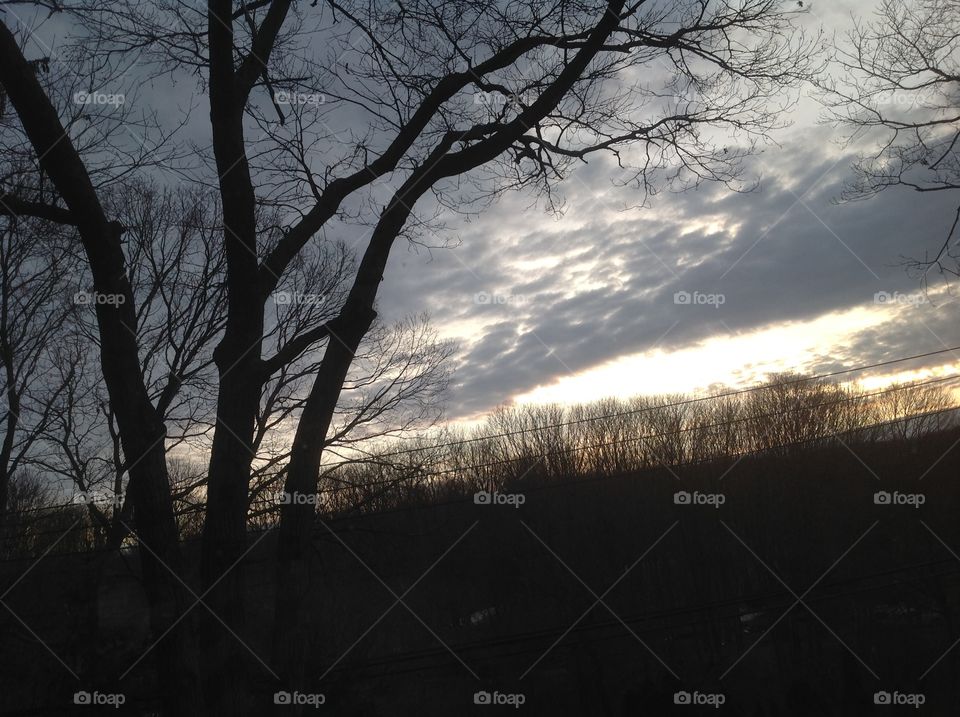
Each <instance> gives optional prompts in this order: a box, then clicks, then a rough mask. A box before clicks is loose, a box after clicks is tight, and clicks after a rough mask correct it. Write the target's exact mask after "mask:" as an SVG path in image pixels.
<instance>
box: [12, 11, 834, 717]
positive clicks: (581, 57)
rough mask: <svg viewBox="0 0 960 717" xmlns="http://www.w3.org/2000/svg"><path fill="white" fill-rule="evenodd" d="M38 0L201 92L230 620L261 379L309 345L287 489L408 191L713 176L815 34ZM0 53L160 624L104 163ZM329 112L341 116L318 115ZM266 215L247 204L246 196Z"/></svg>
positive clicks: (160, 479)
mask: <svg viewBox="0 0 960 717" xmlns="http://www.w3.org/2000/svg"><path fill="white" fill-rule="evenodd" d="M40 5H42V4H38V6H40ZM47 10H52V11H53V12H55V13H56V12H58V11H61V10H63V11H65V12H74V11H76V12H75V16H74V17H75V19H76V21H77V22H78V23H80V24H81V26H82V27H83V28H84V31H85V32H86V33H87V35H86V36H84V35H83V34H82V33H81V37H80V40H79V42H78V45H82V46H83V47H84V48H90V50H91V52H93V53H94V54H95V56H96V57H98V58H100V60H101V62H102V63H105V64H106V66H107V67H114V68H117V67H118V65H117V64H111V62H109V61H113V62H115V63H122V62H123V61H126V62H132V61H133V59H137V60H141V61H143V62H144V63H145V64H149V63H150V62H153V63H154V64H153V67H155V68H156V72H157V74H158V75H159V74H160V73H171V74H173V75H176V76H177V77H179V78H182V77H184V76H186V73H187V72H189V73H197V74H198V76H199V77H200V78H201V79H200V82H201V83H202V85H203V89H205V90H206V92H207V94H208V96H209V101H210V120H211V122H210V145H211V151H210V154H207V155H205V156H204V158H205V159H210V160H211V164H212V166H213V168H215V172H213V173H210V172H208V173H207V174H205V175H204V174H202V173H201V175H200V179H199V180H198V181H202V182H206V183H208V184H213V185H215V186H216V187H217V190H218V193H219V201H220V210H221V216H222V222H223V226H222V231H221V238H222V245H223V251H224V256H225V263H226V276H225V289H226V317H225V321H224V326H223V331H222V332H221V334H220V336H219V338H218V345H217V348H216V350H215V351H214V353H213V358H214V361H215V364H216V368H217V391H218V396H217V402H216V420H215V428H214V431H213V436H212V444H211V451H210V463H209V471H208V473H209V483H208V486H207V497H208V500H207V509H206V515H205V522H204V534H203V548H202V553H203V557H202V574H203V587H204V590H205V592H204V595H205V596H206V597H205V603H206V604H207V605H209V606H210V608H211V610H212V611H213V612H214V613H215V614H216V615H217V616H218V619H219V620H222V621H223V622H224V623H225V624H227V625H228V626H230V627H231V628H232V629H233V630H234V631H236V630H238V629H240V628H241V627H242V625H243V621H244V614H243V613H244V609H243V604H242V600H238V599H237V595H242V594H243V590H242V587H243V581H242V576H243V573H242V570H241V569H239V568H237V567H236V566H237V564H238V563H239V562H240V560H241V559H242V558H243V556H244V554H245V551H246V549H247V542H246V524H247V523H246V518H247V509H248V504H249V486H250V476H251V469H252V466H253V462H254V460H255V458H256V451H255V449H254V446H255V438H256V431H257V417H258V414H259V412H260V411H261V410H262V406H261V398H262V396H263V392H264V389H265V387H266V386H267V385H268V384H269V382H270V381H271V379H272V377H274V376H276V375H277V374H278V372H280V371H281V370H282V369H283V368H284V367H286V366H289V365H290V364H291V363H292V362H294V361H296V360H297V359H299V358H300V357H301V356H302V355H303V354H304V353H305V352H307V351H322V358H321V359H320V360H319V362H317V361H314V364H315V366H316V370H315V374H314V376H313V377H312V380H311V381H310V383H311V385H310V386H309V388H308V390H307V392H306V398H305V400H304V401H303V403H302V408H300V409H299V415H298V418H297V426H296V430H295V433H294V437H293V439H292V442H291V447H290V459H289V462H288V465H287V467H286V480H285V490H286V492H288V493H291V494H294V493H295V494H305V495H313V494H315V493H316V491H317V484H318V480H319V476H320V470H321V465H322V460H323V455H324V450H325V448H326V446H327V444H328V439H329V438H330V436H331V426H332V425H335V421H336V415H337V410H338V406H340V405H342V404H341V395H342V392H343V388H344V385H345V383H346V382H347V381H348V380H349V377H350V375H351V373H350V372H351V368H352V366H353V365H354V361H355V357H356V356H357V354H358V352H359V351H360V349H361V345H362V342H363V341H364V339H365V337H366V336H367V335H368V332H369V331H370V329H371V327H372V326H374V325H375V324H374V321H375V318H376V309H375V303H376V297H377V293H378V290H379V286H380V283H381V280H382V278H383V272H384V270H385V267H386V263H387V259H388V257H389V254H390V251H391V248H392V247H393V245H394V243H395V242H396V240H397V239H398V238H401V237H407V238H410V239H414V240H417V241H427V240H428V239H427V233H428V232H429V230H430V229H432V228H435V227H437V226H438V223H437V222H436V221H433V220H429V219H428V220H423V219H420V218H419V217H418V216H417V215H416V214H415V212H414V207H415V205H417V204H418V203H419V202H421V200H424V197H425V195H426V196H427V199H426V200H424V201H426V202H427V203H428V207H427V209H428V211H429V212H432V216H433V217H434V219H435V218H437V217H439V215H440V213H441V212H442V210H443V209H444V208H454V209H458V210H461V211H475V210H477V209H478V208H481V207H483V206H484V203H485V202H488V201H490V200H492V199H494V198H495V197H496V196H498V195H499V194H500V193H502V192H504V191H508V190H511V189H518V188H527V189H528V190H530V191H533V192H537V193H539V194H541V195H542V196H543V197H544V198H545V199H546V201H547V202H548V205H549V204H550V203H552V201H553V198H554V193H555V191H556V185H557V182H558V181H559V180H561V179H562V178H563V177H564V176H565V175H566V174H567V173H569V171H571V170H572V168H573V167H574V166H575V165H576V164H577V163H579V162H583V161H587V160H588V159H590V158H591V157H594V156H596V157H599V156H601V155H608V156H610V157H612V158H613V159H614V160H615V162H616V163H617V164H618V165H619V166H620V167H621V168H622V169H623V171H624V172H625V177H626V178H627V180H629V181H632V182H635V183H636V185H637V187H638V188H639V189H640V190H641V192H648V193H649V192H653V191H657V190H659V189H660V188H662V187H663V186H665V185H667V184H670V183H672V184H674V185H678V186H691V185H695V184H697V183H699V182H701V181H704V180H717V181H722V182H727V183H730V184H731V185H734V186H736V181H737V179H738V177H739V173H740V170H741V160H742V159H743V157H744V156H745V155H746V154H748V153H749V152H750V151H751V150H752V149H753V145H754V143H755V142H756V141H758V140H759V139H761V138H762V137H763V136H764V135H765V133H766V132H767V131H768V130H769V129H770V128H771V127H773V126H775V125H776V124H777V123H778V122H779V121H780V119H781V115H780V111H781V110H783V109H786V108H787V107H788V106H789V101H788V100H785V99H784V94H783V93H784V90H785V89H786V88H788V87H789V86H791V85H792V84H794V83H795V82H796V81H797V80H798V79H800V78H802V77H804V76H806V75H807V73H808V72H809V71H810V70H811V69H812V64H813V62H814V60H813V59H812V58H813V57H814V52H813V50H814V49H815V48H813V47H812V46H811V44H810V43H807V42H805V41H804V40H803V38H801V37H799V36H797V35H796V33H795V32H794V30H793V28H792V26H791V19H792V14H793V11H792V10H790V11H787V10H783V9H782V8H781V7H780V3H778V2H776V0H740V1H739V2H733V3H728V2H725V3H710V2H707V1H706V0H703V1H698V2H689V3H688V2H667V3H655V4H652V3H647V2H642V1H640V2H635V3H626V2H623V1H622V0H610V1H609V2H597V3H582V2H565V1H561V2H558V3H555V4H554V5H551V6H548V7H545V6H543V5H542V4H540V3H535V2H525V3H512V4H508V5H505V6H503V5H500V4H496V3H479V4H478V3H467V2H453V3H443V4H439V3H432V2H419V1H418V2H413V3H404V4H401V5H397V6H396V7H395V8H391V9H389V10H388V11H384V9H383V8H381V7H378V6H375V5H368V4H364V3H353V2H347V3H340V2H326V3H315V4H314V5H312V6H300V5H295V4H293V3H290V2H289V1H284V0H273V1H272V2H254V3H246V4H242V5H237V4H235V3H232V2H230V1H229V0H211V2H209V3H208V4H207V7H206V10H205V12H203V11H199V10H197V9H194V8H193V7H192V6H189V5H184V4H181V3H166V2H158V3H153V4H150V5H146V4H143V3H132V2H120V3H109V4H107V3H102V2H79V3H69V4H67V5H66V6H63V7H62V8H61V6H55V7H52V8H44V11H45V12H46V11H47ZM8 22H9V21H8ZM117 58H120V59H117ZM123 58H127V59H123ZM131 58H132V59H131ZM108 60H109V61H108ZM0 65H2V68H3V69H2V70H0V82H2V84H3V87H4V90H5V92H6V97H7V99H8V100H9V103H10V105H12V107H13V109H14V110H15V111H16V114H17V116H18V119H19V125H20V126H21V127H22V135H21V136H22V138H23V142H21V144H20V145H17V148H18V149H21V150H25V149H29V150H30V151H29V152H27V151H24V154H26V155H28V156H29V157H30V158H31V159H32V160H33V161H34V162H36V163H37V164H38V165H39V168H40V169H41V170H42V174H43V176H48V177H50V180H51V182H52V184H53V185H54V187H55V188H56V193H55V196H49V197H47V198H46V199H47V201H45V202H42V203H41V206H37V202H36V201H33V203H31V202H30V201H28V199H29V198H26V197H22V196H16V197H11V198H10V202H11V203H10V207H11V211H14V212H17V213H21V214H28V215H29V214H31V212H32V213H33V214H39V213H40V212H44V213H47V214H52V213H56V214H57V215H58V216H59V217H60V218H61V219H62V220H64V221H65V222H66V223H69V224H72V225H74V226H76V227H77V231H78V233H79V235H80V237H81V241H82V243H83V247H84V250H85V255H86V259H87V261H88V263H89V265H90V269H91V274H92V277H93V281H94V287H95V290H96V291H98V292H101V293H104V294H111V295H122V296H123V297H124V299H125V300H124V302H118V303H120V305H119V306H115V307H102V306H98V307H97V320H98V333H99V337H100V346H101V351H100V355H101V363H102V367H103V371H104V376H105V379H106V385H107V389H108V392H109V396H110V403H111V406H112V408H113V410H114V411H115V413H116V418H117V426H118V430H119V434H120V436H121V440H122V443H123V447H124V455H125V457H126V460H127V461H128V462H129V465H130V466H131V468H130V473H131V478H130V492H131V495H132V498H133V502H134V506H135V512H136V518H137V526H138V532H139V536H138V537H139V539H140V543H141V549H142V551H143V555H144V564H145V569H146V574H147V578H148V579H147V585H148V589H149V592H150V594H151V600H152V604H153V610H154V614H155V619H154V627H155V629H156V630H157V631H158V632H159V631H161V630H162V629H163V628H164V627H165V626H168V625H171V624H172V621H173V616H174V615H175V614H177V611H176V610H175V609H174V606H175V605H177V603H178V602H179V598H180V597H182V595H181V593H180V589H179V586H178V585H177V583H176V581H175V580H174V579H173V578H171V577H169V575H168V574H167V573H165V572H162V570H163V569H162V568H160V567H159V566H160V565H161V564H166V565H168V566H169V567H170V569H171V570H172V571H174V573H176V572H178V571H179V563H178V556H177V552H178V551H177V546H176V524H175V520H174V516H173V512H172V507H171V505H172V502H171V497H170V490H169V477H168V475H167V470H166V465H165V464H164V461H163V459H164V451H163V447H162V443H163V437H164V427H163V417H162V415H161V414H160V413H159V412H158V411H157V410H156V406H155V405H154V404H153V402H152V400H151V399H152V397H151V392H150V388H149V383H148V381H147V380H146V379H145V377H144V373H143V371H142V366H141V361H140V359H141V351H142V349H143V343H142V342H141V341H139V340H138V338H137V337H138V334H137V328H138V316H137V315H136V312H135V311H134V306H135V305H136V304H135V302H134V294H133V290H132V287H131V285H130V280H129V276H128V275H127V273H126V271H125V270H126V269H127V268H129V267H128V262H127V257H126V255H125V251H124V247H123V246H122V243H121V236H122V232H121V229H122V227H121V226H119V223H118V222H117V221H116V220H115V218H114V217H112V216H111V214H110V213H109V211H108V209H109V203H108V202H107V201H106V200H105V198H104V195H103V192H102V187H104V186H107V185H109V183H110V182H111V181H113V182H116V181H118V179H117V178H118V176H122V175H123V173H122V172H117V171H114V172H113V173H112V174H111V173H110V172H109V171H104V168H105V167H107V164H106V163H104V162H102V161H98V160H100V159H101V158H102V156H103V153H101V154H99V155H98V154H97V152H96V149H94V150H93V151H90V152H85V151H84V148H83V147H82V146H81V143H80V141H79V140H80V139H82V136H81V137H79V138H77V137H74V136H73V134H71V133H70V132H69V128H70V125H69V122H68V123H67V125H66V126H65V124H64V120H63V118H62V115H63V114H64V113H63V112H61V114H60V115H58V105H57V102H56V97H55V96H54V97H53V98H51V96H50V95H49V94H48V93H47V92H45V89H44V84H43V83H41V78H40V77H39V76H38V74H37V71H36V68H35V67H34V66H33V65H31V63H30V62H29V61H27V59H26V58H25V57H24V53H23V51H22V49H21V47H20V46H19V45H18V43H17V41H16V39H15V38H14V36H13V35H12V34H11V32H10V31H9V30H8V29H7V28H4V30H3V32H2V34H0ZM47 85H48V86H49V83H47ZM338 112H339V113H340V114H339V116H336V115H337V113H338ZM67 115H68V116H72V115H70V113H67ZM331 122H333V123H335V124H340V125H342V126H344V127H345V129H344V130H343V131H342V132H336V131H333V130H331V129H330V123H331ZM352 128H361V129H359V130H354V129H352ZM108 129H109V127H108ZM724 132H726V133H728V134H727V136H723V133H724ZM103 146H104V145H103V144H101V145H99V148H101V149H102V148H103ZM211 155H212V156H211ZM151 157H152V158H155V157H156V154H153V155H151ZM112 159H113V161H114V162H116V156H114V157H112ZM134 159H138V158H134ZM146 164H147V163H146V162H141V163H139V164H138V163H137V162H136V161H134V162H126V163H124V167H129V166H131V165H133V166H137V167H143V166H145V165H146ZM125 171H128V170H125ZM100 177H103V178H104V179H103V182H100V181H99V178H100ZM274 216H275V217H276V223H275V224H273V225H272V226H266V227H265V226H264V223H263V218H264V217H274ZM358 226H359V227H367V228H369V230H370V231H369V234H368V235H367V237H366V238H365V243H364V244H363V245H362V249H361V251H360V254H359V263H358V265H357V267H356V270H355V272H354V273H353V276H352V280H351V281H348V282H347V284H346V285H345V287H344V292H343V294H342V297H343V298H342V301H340V302H339V304H338V305H337V306H336V307H335V308H333V310H332V311H330V312H329V313H328V314H327V315H326V316H324V315H323V313H322V312H315V313H314V314H313V316H314V319H315V320H311V321H309V322H305V324H304V325H303V326H302V328H301V330H299V332H298V333H296V334H295V335H292V336H289V337H288V340H286V341H285V342H284V343H283V345H282V346H279V347H275V348H274V349H272V350H271V348H270V347H269V343H268V341H267V337H268V335H269V332H270V331H271V327H270V323H269V321H268V320H267V311H268V308H267V307H268V302H269V301H270V297H271V296H272V295H273V294H274V292H275V291H277V290H278V289H280V290H282V289H283V287H284V282H285V281H289V275H290V273H291V272H293V271H294V270H295V268H296V264H297V262H299V261H303V260H304V257H306V258H307V261H308V262H309V259H310V257H311V256H317V255H318V252H317V247H318V246H322V245H323V244H324V243H325V242H327V241H329V238H330V235H331V234H333V233H335V232H337V231H344V230H347V229H350V228H351V227H352V228H356V227H358ZM328 317H329V318H328ZM333 430H334V431H336V429H333ZM313 510H314V509H313V506H312V505H311V504H310V503H298V502H294V503H289V504H286V505H284V506H283V509H282V511H281V519H280V537H279V543H278V556H277V557H278V576H277V580H278V590H277V605H276V610H275V616H276V617H275V626H274V664H276V665H278V666H279V668H280V670H281V678H282V680H283V682H284V683H285V684H287V685H289V686H290V687H292V688H296V687H299V686H301V685H302V682H303V669H304V665H303V660H302V659H301V658H302V656H303V652H304V648H305V645H304V643H303V638H302V635H301V634H299V632H298V630H297V629H296V625H297V622H298V616H299V615H300V611H301V601H302V598H303V595H304V591H305V583H306V579H307V576H306V571H307V569H308V567H309V555H310V552H311V548H310V545H311V533H312V529H313V524H314V514H313ZM204 630H205V631H204V640H205V643H206V649H207V650H208V655H207V658H206V660H205V662H206V663H207V664H210V665H215V666H216V669H215V671H214V672H212V673H211V674H210V675H209V676H208V677H207V679H205V680H204V688H205V693H206V695H205V700H206V705H207V709H208V711H211V712H216V713H224V714H226V713H231V714H244V713H248V712H249V711H250V710H251V706H250V704H249V702H250V701H249V699H248V698H247V688H248V683H247V681H246V680H245V679H244V677H243V671H244V663H243V661H242V659H241V657H240V656H239V654H240V653H238V652H237V650H236V649H235V648H234V645H233V643H232V640H233V638H232V636H230V634H229V632H227V631H225V630H223V626H222V625H220V624H218V623H216V622H214V621H213V620H207V621H205V628H204ZM171 634H172V635H173V637H174V639H173V640H169V639H168V640H165V641H164V642H163V643H161V644H162V645H163V646H164V648H165V650H166V652H165V654H164V655H162V656H161V664H162V665H165V666H167V667H169V666H170V664H169V663H168V661H171V660H172V661H174V662H176V661H177V660H180V661H181V662H182V664H176V669H175V670H171V671H169V672H168V673H167V674H166V675H165V676H164V681H165V684H166V685H167V689H166V690H165V694H166V695H167V696H168V700H169V703H168V709H169V710H170V711H171V712H172V713H174V712H175V713H181V714H182V713H188V712H194V711H198V710H197V705H199V704H200V702H199V698H198V697H197V695H196V694H195V691H194V690H193V688H192V687H191V685H194V684H196V682H195V680H194V679H193V675H192V670H191V669H189V667H188V659H187V658H186V656H185V653H184V650H185V649H186V648H185V647H184V646H185V645H186V644H187V637H188V636H187V635H186V634H185V632H184V631H183V630H174V631H173V632H172V633H171ZM178 641H179V642H178ZM178 673H179V674H178ZM184 684H185V685H187V688H186V689H185V688H183V687H182V685H184Z"/></svg>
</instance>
